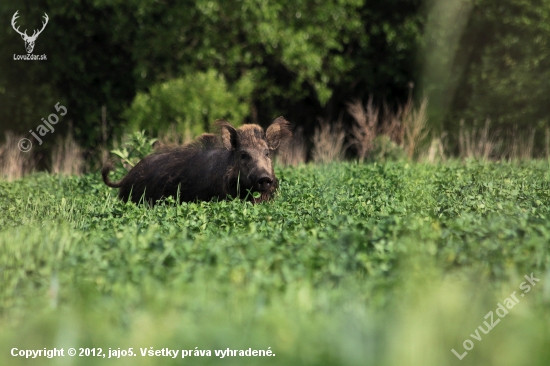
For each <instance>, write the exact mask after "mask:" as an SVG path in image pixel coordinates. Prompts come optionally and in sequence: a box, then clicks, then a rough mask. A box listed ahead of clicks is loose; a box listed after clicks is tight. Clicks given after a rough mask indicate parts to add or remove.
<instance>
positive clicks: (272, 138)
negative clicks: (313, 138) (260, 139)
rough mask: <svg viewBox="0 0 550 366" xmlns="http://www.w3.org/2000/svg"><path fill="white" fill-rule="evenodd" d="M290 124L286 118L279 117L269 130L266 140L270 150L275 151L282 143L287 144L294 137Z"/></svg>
mask: <svg viewBox="0 0 550 366" xmlns="http://www.w3.org/2000/svg"><path fill="white" fill-rule="evenodd" d="M289 125H290V124H289V123H288V121H287V120H286V119H285V118H284V117H279V118H277V119H276V120H275V121H273V123H272V124H271V126H269V127H268V128H267V131H266V136H265V139H266V141H267V146H268V147H269V149H270V150H275V149H276V148H278V147H279V145H280V144H281V142H285V141H287V140H288V139H290V137H291V136H292V132H290V128H289Z"/></svg>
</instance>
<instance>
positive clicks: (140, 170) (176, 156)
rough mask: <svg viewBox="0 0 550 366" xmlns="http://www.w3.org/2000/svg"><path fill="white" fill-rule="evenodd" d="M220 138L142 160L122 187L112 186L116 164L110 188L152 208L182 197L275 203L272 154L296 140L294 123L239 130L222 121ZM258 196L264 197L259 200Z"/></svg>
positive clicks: (281, 120)
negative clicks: (283, 145)
mask: <svg viewBox="0 0 550 366" xmlns="http://www.w3.org/2000/svg"><path fill="white" fill-rule="evenodd" d="M218 126H219V127H220V132H221V134H220V135H214V134H203V135H201V136H200V137H198V138H197V139H196V140H195V141H193V142H191V143H190V144H188V145H185V146H181V147H165V148H160V149H159V150H158V151H156V152H154V153H153V154H151V155H149V156H147V157H145V158H144V159H142V160H141V161H140V162H139V163H138V164H136V166H135V167H133V168H132V169H131V170H130V171H129V172H128V174H127V175H126V176H125V177H124V178H122V180H121V181H119V182H111V180H110V179H109V172H110V171H111V170H112V169H113V166H112V164H111V163H108V164H106V165H105V166H104V167H103V170H102V172H101V173H102V176H103V181H104V182H105V184H107V185H108V186H109V187H113V188H120V191H119V198H121V199H122V200H124V201H128V200H131V201H133V202H135V203H138V202H139V201H140V200H141V199H142V197H144V199H145V201H147V202H149V203H152V204H154V203H156V201H157V200H159V199H162V198H166V197H170V196H171V197H174V198H177V197H178V195H179V200H180V202H192V201H197V200H199V201H210V200H211V199H213V198H218V199H226V198H228V197H239V198H241V199H244V198H248V199H250V200H251V201H252V202H254V203H258V202H262V201H267V200H269V199H271V198H272V197H273V194H274V192H275V191H276V190H277V188H278V186H279V183H278V181H277V178H276V177H275V173H274V172H273V166H272V163H271V153H272V151H273V150H275V149H277V147H278V146H279V145H280V143H281V142H284V141H286V140H288V139H289V138H290V137H291V132H290V129H289V124H288V122H287V121H286V120H285V119H284V118H283V117H279V118H277V119H276V120H275V121H273V123H272V124H271V125H270V126H269V127H268V129H267V130H266V131H265V132H264V130H263V129H262V128H261V127H260V126H258V125H255V124H248V125H243V126H241V127H240V128H239V129H235V128H234V127H233V126H231V125H230V124H229V123H228V122H226V121H218ZM254 192H258V193H260V196H259V197H258V198H254V197H253V194H254Z"/></svg>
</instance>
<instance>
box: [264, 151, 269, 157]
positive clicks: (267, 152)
mask: <svg viewBox="0 0 550 366" xmlns="http://www.w3.org/2000/svg"><path fill="white" fill-rule="evenodd" d="M265 157H266V158H269V157H270V154H269V150H267V151H266V152H265Z"/></svg>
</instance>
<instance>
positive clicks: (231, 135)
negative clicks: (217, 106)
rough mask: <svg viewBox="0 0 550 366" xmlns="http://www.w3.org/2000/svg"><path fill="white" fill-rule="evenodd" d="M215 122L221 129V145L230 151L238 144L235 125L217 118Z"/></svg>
mask: <svg viewBox="0 0 550 366" xmlns="http://www.w3.org/2000/svg"><path fill="white" fill-rule="evenodd" d="M216 123H217V125H218V126H219V127H220V130H221V135H222V143H223V146H224V147H225V148H226V149H227V150H230V151H231V150H234V149H236V148H237V147H238V145H239V135H238V134H237V130H236V129H235V127H233V126H231V125H230V124H229V122H227V121H225V120H219V121H217V122H216Z"/></svg>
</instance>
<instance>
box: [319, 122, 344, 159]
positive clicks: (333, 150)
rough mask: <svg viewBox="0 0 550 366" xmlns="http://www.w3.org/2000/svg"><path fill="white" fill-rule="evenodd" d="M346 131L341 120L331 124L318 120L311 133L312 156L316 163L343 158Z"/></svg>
mask: <svg viewBox="0 0 550 366" xmlns="http://www.w3.org/2000/svg"><path fill="white" fill-rule="evenodd" d="M345 138H346V133H345V131H344V128H343V126H342V121H341V120H340V121H339V122H338V123H336V124H333V125H331V124H330V123H328V122H326V121H322V120H320V121H319V126H318V127H316V128H315V132H314V133H313V139H312V140H313V152H312V158H313V161H314V162H316V163H329V162H331V161H339V160H342V159H343V158H344V153H345V149H344V140H345Z"/></svg>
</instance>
